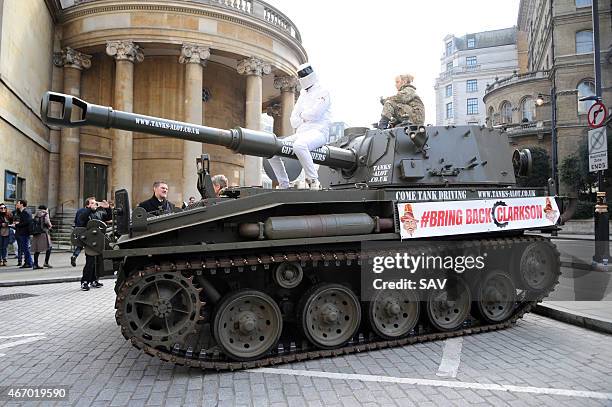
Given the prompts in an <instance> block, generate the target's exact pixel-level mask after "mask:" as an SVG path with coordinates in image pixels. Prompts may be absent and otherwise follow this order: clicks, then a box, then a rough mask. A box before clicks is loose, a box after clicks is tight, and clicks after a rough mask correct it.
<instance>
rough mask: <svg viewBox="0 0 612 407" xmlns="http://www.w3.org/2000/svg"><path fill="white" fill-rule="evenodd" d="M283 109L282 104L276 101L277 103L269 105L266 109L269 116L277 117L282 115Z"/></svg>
mask: <svg viewBox="0 0 612 407" xmlns="http://www.w3.org/2000/svg"><path fill="white" fill-rule="evenodd" d="M282 111H283V109H282V108H281V105H280V104H278V103H276V104H273V105H272V106H268V108H267V109H266V114H267V115H268V116H271V117H274V118H277V117H281V113H282Z"/></svg>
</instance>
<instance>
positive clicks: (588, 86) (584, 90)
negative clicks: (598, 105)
mask: <svg viewBox="0 0 612 407" xmlns="http://www.w3.org/2000/svg"><path fill="white" fill-rule="evenodd" d="M593 95H595V82H593V81H592V80H590V79H585V80H583V81H582V82H580V83H579V84H578V113H579V114H586V113H587V112H588V111H589V108H590V107H591V106H593V103H595V101H594V100H586V101H584V102H581V101H580V98H583V97H585V96H593Z"/></svg>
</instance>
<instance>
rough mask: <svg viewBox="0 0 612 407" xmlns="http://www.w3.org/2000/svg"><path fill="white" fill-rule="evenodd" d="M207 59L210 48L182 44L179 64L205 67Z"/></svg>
mask: <svg viewBox="0 0 612 407" xmlns="http://www.w3.org/2000/svg"><path fill="white" fill-rule="evenodd" d="M208 58H210V48H208V47H203V46H201V45H197V44H183V46H182V47H181V56H180V57H179V63H181V64H201V65H206V60H207V59H208Z"/></svg>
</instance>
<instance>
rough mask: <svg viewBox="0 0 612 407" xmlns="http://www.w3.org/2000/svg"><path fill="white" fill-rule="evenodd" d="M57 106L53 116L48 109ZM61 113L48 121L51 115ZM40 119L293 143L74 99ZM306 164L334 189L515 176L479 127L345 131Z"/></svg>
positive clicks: (502, 181)
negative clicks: (318, 169) (322, 170)
mask: <svg viewBox="0 0 612 407" xmlns="http://www.w3.org/2000/svg"><path fill="white" fill-rule="evenodd" d="M53 104H57V105H58V106H57V107H58V109H52V108H51V107H52V105H53ZM54 111H57V112H61V114H60V115H58V116H54V115H53V114H52V112H54ZM41 113H42V117H43V120H44V121H45V122H46V123H47V124H52V125H53V124H55V125H59V126H69V127H77V126H86V125H87V126H96V127H104V128H115V129H121V130H128V131H138V132H143V133H149V134H154V135H159V136H166V137H173V138H178V139H183V140H191V141H198V142H201V143H208V144H215V145H220V146H224V147H227V148H228V149H230V150H232V151H233V152H235V153H240V154H247V155H253V156H259V157H267V158H269V157H272V156H275V155H278V156H282V157H288V158H293V159H295V158H296V157H295V155H294V154H293V146H292V141H289V140H283V139H282V138H278V137H276V136H275V135H274V134H272V133H267V132H263V131H257V130H250V129H245V128H241V127H237V128H234V129H229V130H225V129H217V128H213V127H207V126H201V125H196V124H190V123H184V122H179V121H174V120H167V119H162V118H157V117H151V116H145V115H141V114H136V113H128V112H123V111H119V110H114V109H113V108H111V107H106V106H100V105H96V104H93V103H88V102H85V101H84V100H82V99H79V98H77V97H74V96H69V95H64V94H60V93H54V92H47V93H46V94H45V96H44V97H43V100H42V106H41ZM311 155H312V158H313V161H314V162H315V163H317V164H320V165H322V166H324V167H329V168H330V170H329V173H328V174H325V175H324V176H323V178H324V179H327V184H328V185H329V186H331V187H335V188H354V187H355V185H356V184H362V185H363V184H365V185H367V186H368V187H369V188H382V187H401V186H406V185H415V184H416V185H423V186H448V185H453V184H455V185H486V184H497V185H504V186H509V185H514V184H515V173H517V174H518V173H521V172H522V171H524V170H523V169H522V168H523V167H525V166H528V165H530V162H527V163H525V162H524V160H518V161H516V163H517V165H515V166H514V167H513V161H512V159H511V157H512V153H511V151H510V146H509V143H508V138H507V136H506V135H505V134H504V133H503V132H501V131H499V130H496V129H492V128H485V127H479V126H427V127H424V126H412V125H403V126H398V127H395V128H393V129H387V130H378V129H367V128H362V127H356V128H349V129H347V130H346V131H345V134H344V136H343V137H342V138H340V139H339V140H338V141H337V142H335V143H333V144H330V145H325V146H323V147H321V148H318V149H317V150H314V151H311Z"/></svg>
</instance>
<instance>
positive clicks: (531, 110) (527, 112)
mask: <svg viewBox="0 0 612 407" xmlns="http://www.w3.org/2000/svg"><path fill="white" fill-rule="evenodd" d="M533 120H535V103H534V101H533V98H532V97H531V96H527V97H526V98H525V99H523V101H522V102H521V121H528V122H532V121H533Z"/></svg>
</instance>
